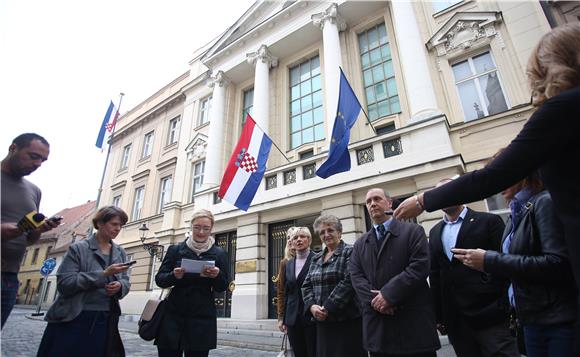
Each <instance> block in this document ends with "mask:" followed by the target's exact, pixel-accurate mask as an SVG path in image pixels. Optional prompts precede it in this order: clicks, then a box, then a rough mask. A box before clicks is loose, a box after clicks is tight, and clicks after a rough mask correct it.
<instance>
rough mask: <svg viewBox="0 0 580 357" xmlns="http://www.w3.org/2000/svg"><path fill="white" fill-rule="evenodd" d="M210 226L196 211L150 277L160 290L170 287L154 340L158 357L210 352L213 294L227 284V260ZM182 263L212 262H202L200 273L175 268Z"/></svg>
mask: <svg viewBox="0 0 580 357" xmlns="http://www.w3.org/2000/svg"><path fill="white" fill-rule="evenodd" d="M213 225H214V217H213V214H212V213H211V212H210V211H208V210H205V209H201V210H198V211H196V212H195V213H194V214H193V217H192V219H191V236H189V237H188V238H187V239H186V240H185V241H183V242H181V243H179V244H176V245H173V246H170V247H169V249H168V250H167V254H166V255H165V258H164V259H163V263H161V267H160V268H159V272H158V273H157V275H156V276H155V282H156V283H157V285H158V286H159V287H160V288H169V287H173V289H172V290H171V293H170V294H169V297H168V301H167V307H166V309H165V316H164V318H163V321H162V324H161V328H160V329H159V331H160V332H159V336H157V338H156V339H155V344H156V345H157V350H158V352H159V357H178V356H179V357H181V356H183V355H185V357H194V356H195V357H198V356H199V357H202V356H203V357H206V356H208V354H209V350H211V349H215V348H216V344H217V319H216V316H217V315H216V308H215V303H214V295H213V293H214V291H215V292H223V291H225V290H226V288H227V286H228V257H227V254H226V252H225V251H224V250H223V249H221V248H219V247H218V246H217V245H216V244H215V240H214V238H213V237H212V236H211V232H212V229H213ZM182 259H191V260H201V261H212V262H215V264H214V265H211V264H208V265H207V266H205V267H204V268H203V270H202V271H201V273H190V272H186V271H185V269H184V268H182V267H181V261H182Z"/></svg>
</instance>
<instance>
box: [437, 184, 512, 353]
mask: <svg viewBox="0 0 580 357" xmlns="http://www.w3.org/2000/svg"><path fill="white" fill-rule="evenodd" d="M449 181H450V179H445V180H441V181H440V182H439V183H438V184H437V186H441V185H443V184H445V183H447V182H449ZM443 212H444V216H443V219H442V220H441V221H440V222H439V223H437V224H436V225H435V226H434V227H433V228H432V229H431V231H430V232H429V246H430V250H431V274H430V276H429V281H430V285H431V291H432V293H433V299H434V301H435V311H436V316H437V328H438V330H439V331H440V332H441V333H442V334H445V332H447V333H448V334H449V342H450V343H451V345H452V346H453V349H454V350H455V353H456V354H457V356H458V357H479V356H519V353H518V350H517V345H516V341H515V338H513V337H512V336H511V334H510V331H509V328H508V301H507V298H506V296H507V295H506V293H505V291H506V289H507V280H503V279H499V278H497V277H493V276H491V275H490V274H486V273H482V272H479V271H476V270H473V269H470V268H468V267H466V266H464V265H463V264H462V263H461V262H460V261H459V260H457V259H455V258H454V257H453V253H452V252H451V248H455V247H457V248H482V249H486V250H494V251H499V250H500V247H501V239H502V233H503V229H504V223H503V221H502V219H501V218H500V217H499V216H497V215H494V214H490V213H484V212H477V211H473V210H471V209H469V208H467V207H465V206H464V205H459V206H453V207H447V208H444V209H443ZM483 247H485V248H483Z"/></svg>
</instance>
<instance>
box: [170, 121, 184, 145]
mask: <svg viewBox="0 0 580 357" xmlns="http://www.w3.org/2000/svg"><path fill="white" fill-rule="evenodd" d="M180 126H181V117H177V118H173V119H171V120H170V121H169V132H168V133H167V145H171V144H174V143H176V142H177V140H179V128H180Z"/></svg>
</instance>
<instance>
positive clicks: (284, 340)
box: [280, 333, 288, 352]
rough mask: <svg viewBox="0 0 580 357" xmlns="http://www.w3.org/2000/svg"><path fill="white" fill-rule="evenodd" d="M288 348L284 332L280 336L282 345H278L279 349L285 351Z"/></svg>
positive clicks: (286, 335) (286, 336)
mask: <svg viewBox="0 0 580 357" xmlns="http://www.w3.org/2000/svg"><path fill="white" fill-rule="evenodd" d="M287 350H288V334H287V333H284V336H283V337H282V345H281V346H280V351H283V352H286V351H287Z"/></svg>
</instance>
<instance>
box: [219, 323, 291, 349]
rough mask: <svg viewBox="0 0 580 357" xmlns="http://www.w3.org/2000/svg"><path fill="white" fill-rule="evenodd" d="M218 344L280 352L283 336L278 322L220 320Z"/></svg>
mask: <svg viewBox="0 0 580 357" xmlns="http://www.w3.org/2000/svg"><path fill="white" fill-rule="evenodd" d="M217 325H218V343H219V344H222V345H226V346H233V347H242V348H252V349H257V350H263V351H279V350H280V345H281V344H282V336H283V334H282V333H281V332H280V331H279V330H278V321H276V320H266V319H264V320H238V319H226V318H224V319H221V318H220V319H218V323H217Z"/></svg>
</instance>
